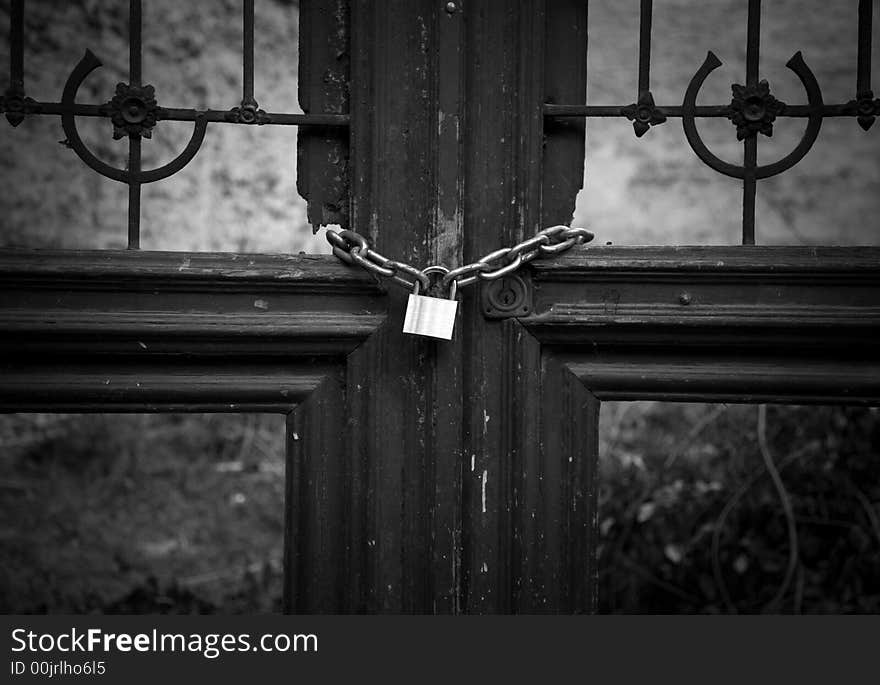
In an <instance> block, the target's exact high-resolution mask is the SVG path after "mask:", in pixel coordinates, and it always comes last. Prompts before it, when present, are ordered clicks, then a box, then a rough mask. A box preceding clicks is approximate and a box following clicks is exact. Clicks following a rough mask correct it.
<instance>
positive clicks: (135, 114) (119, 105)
mask: <svg viewBox="0 0 880 685" xmlns="http://www.w3.org/2000/svg"><path fill="white" fill-rule="evenodd" d="M107 108H108V110H109V111H110V121H111V122H112V123H113V139H114V140H119V139H120V138H122V137H123V136H137V137H143V138H152V137H153V127H154V126H155V125H156V115H157V114H158V112H159V106H158V105H157V104H156V89H155V88H153V86H131V85H129V84H127V83H118V84H116V95H114V96H113V99H112V100H110V102H109V103H107Z"/></svg>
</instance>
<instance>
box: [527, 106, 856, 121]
mask: <svg viewBox="0 0 880 685" xmlns="http://www.w3.org/2000/svg"><path fill="white" fill-rule="evenodd" d="M628 107H630V105H555V104H545V105H544V116H545V117H625V116H626V114H624V113H623V110H624V109H627V108H628ZM846 108H847V105H844V104H840V105H822V106H821V107H819V108H817V109H818V111H819V113H820V114H821V115H822V116H823V117H847V116H857V115H856V114H853V113H852V112H851V111H847V109H846ZM658 109H661V110H663V113H664V114H665V115H666V116H667V117H682V116H684V110H685V108H684V107H682V106H681V105H670V106H666V105H658ZM730 111H731V110H730V105H703V106H698V107H695V108H694V116H696V117H704V118H705V117H726V116H727V115H728V114H729V113H730ZM813 112H814V108H813V107H811V106H810V105H786V107H785V109H784V110H783V111H782V112H781V113H780V114H779V115H778V116H780V117H800V118H807V117H809V116H810V115H812V114H813Z"/></svg>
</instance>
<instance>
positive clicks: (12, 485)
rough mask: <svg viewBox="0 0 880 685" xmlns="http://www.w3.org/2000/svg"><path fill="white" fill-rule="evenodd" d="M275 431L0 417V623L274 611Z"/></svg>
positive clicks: (218, 418)
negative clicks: (1, 617)
mask: <svg viewBox="0 0 880 685" xmlns="http://www.w3.org/2000/svg"><path fill="white" fill-rule="evenodd" d="M283 500H284V417H282V416H276V415H263V414H249V415H237V414H207V415H155V414H154V415H149V414H144V415H120V414H98V415H53V414H21V415H7V416H0V521H2V524H0V525H2V527H0V559H2V564H0V612H3V613H31V612H36V613H43V612H50V613H88V612H108V613H213V612H220V613H262V612H269V611H280V608H281V593H282V531H283V526H284V509H283Z"/></svg>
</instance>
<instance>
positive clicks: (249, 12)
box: [241, 0, 254, 103]
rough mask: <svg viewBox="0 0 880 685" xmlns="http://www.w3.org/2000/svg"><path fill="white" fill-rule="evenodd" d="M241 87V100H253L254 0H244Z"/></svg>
mask: <svg viewBox="0 0 880 685" xmlns="http://www.w3.org/2000/svg"><path fill="white" fill-rule="evenodd" d="M242 54H243V60H242V61H243V69H244V79H243V83H244V86H243V89H242V98H241V101H242V102H243V103H245V102H253V101H254V0H244V38H243V46H242Z"/></svg>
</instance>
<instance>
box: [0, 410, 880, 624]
mask: <svg viewBox="0 0 880 685" xmlns="http://www.w3.org/2000/svg"><path fill="white" fill-rule="evenodd" d="M758 411H759V409H758V407H756V406H753V405H720V404H719V405H705V404H674V403H670V404H664V403H656V402H636V403H607V404H606V405H604V406H603V409H602V418H601V431H600V443H601V462H600V503H599V528H600V533H601V545H600V548H599V561H600V564H599V567H600V595H599V597H600V602H601V610H602V611H603V612H606V613H726V612H733V611H735V612H740V613H759V612H770V613H880V469H877V457H878V450H880V411H878V410H877V409H875V408H856V407H802V406H794V407H788V406H770V407H768V408H766V410H765V411H766V422H765V427H764V435H763V442H764V449H765V450H766V453H767V454H768V455H769V458H770V459H771V464H772V467H773V469H776V470H778V472H779V474H780V478H781V481H782V484H783V486H784V491H783V492H784V498H785V499H786V500H787V501H788V503H789V505H790V512H789V513H790V514H791V516H790V518H789V517H788V516H787V511H786V507H785V506H784V505H783V499H782V497H783V495H782V493H780V491H779V490H778V489H777V488H776V487H775V486H774V483H773V480H772V478H771V477H770V475H769V472H768V468H767V464H766V462H765V459H764V457H763V455H762V447H761V432H760V431H759V428H760V426H759V424H758V421H757V416H758ZM283 490H284V425H283V417H280V416H275V415H254V414H251V415H227V414H222V415H112V414H108V415H80V416H76V415H52V414H21V415H8V416H0V521H2V522H3V523H2V527H0V559H2V560H3V563H2V564H0V612H6V613H9V612H25V613H28V612H37V613H43V612H51V613H88V612H104V613H227V614H228V613H254V612H267V611H279V610H280V608H281V594H282V581H283V578H282V574H283V569H282V531H283V515H284V514H283V511H284V510H283V507H284V502H283V498H284V492H283ZM789 524H791V525H792V526H793V527H794V532H795V537H794V538H792V537H791V531H790V530H789ZM793 541H794V543H795V545H796V548H797V555H796V556H793V555H792V549H793V547H792V542H793Z"/></svg>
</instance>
